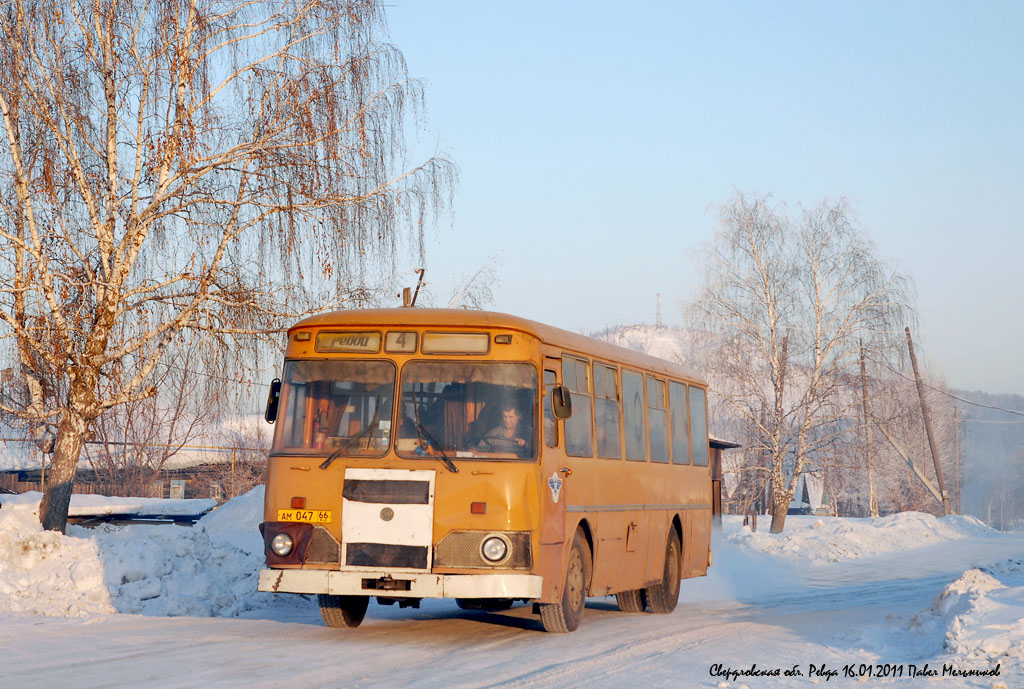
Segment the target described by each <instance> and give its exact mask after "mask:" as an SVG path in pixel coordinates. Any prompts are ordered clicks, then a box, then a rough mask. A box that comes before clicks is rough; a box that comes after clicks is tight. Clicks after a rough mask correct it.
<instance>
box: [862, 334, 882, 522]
mask: <svg viewBox="0 0 1024 689" xmlns="http://www.w3.org/2000/svg"><path fill="white" fill-rule="evenodd" d="M860 384H861V388H862V389H863V391H864V430H865V431H866V432H867V436H868V437H867V441H868V442H867V463H868V511H869V512H870V514H871V516H872V517H877V516H878V497H877V496H876V495H875V466H874V461H873V458H872V453H873V451H874V448H873V445H872V443H871V407H870V406H869V405H868V371H867V367H866V366H865V365H864V340H861V341H860Z"/></svg>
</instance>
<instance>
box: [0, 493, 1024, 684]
mask: <svg viewBox="0 0 1024 689" xmlns="http://www.w3.org/2000/svg"><path fill="white" fill-rule="evenodd" d="M262 511H263V490H262V488H257V489H255V490H253V491H252V492H250V493H248V494H246V495H244V496H241V497H239V498H236V499H234V500H231V501H229V502H228V503H226V504H224V505H222V506H221V507H219V508H218V509H215V510H213V511H212V512H210V513H209V514H207V515H206V516H205V517H203V518H202V519H201V520H200V521H199V522H197V523H196V525H195V526H194V527H182V526H174V525H128V526H111V525H102V526H100V527H98V528H93V529H86V528H81V527H75V526H70V527H69V528H68V534H67V535H66V536H63V535H60V534H57V533H53V532H43V531H42V530H41V529H40V527H39V523H38V495H34V496H33V495H24V496H3V500H2V507H0V619H2V620H3V622H4V624H3V625H0V649H3V650H4V657H6V658H9V659H10V658H15V657H16V658H17V661H18V662H16V663H15V662H6V663H0V687H7V686H23V685H28V684H30V683H32V684H33V686H41V687H48V686H95V687H136V686H146V687H179V686H194V687H217V686H223V687H233V686H240V685H242V684H245V685H246V686H251V687H292V686H302V687H303V688H304V689H316V688H320V687H323V688H327V687H360V688H367V687H387V686H417V687H428V688H429V687H484V686H486V687H509V688H511V687H520V688H533V687H563V686H575V687H587V689H600V688H602V687H619V686H627V685H630V686H631V685H634V684H637V681H638V679H639V680H641V681H640V684H642V685H645V686H665V687H681V686H697V687H717V688H720V689H726V688H732V689H740V688H741V687H744V686H746V687H749V688H750V689H757V688H759V687H769V688H771V687H789V686H810V685H817V686H821V685H823V684H827V685H828V686H854V685H859V684H860V683H862V682H864V681H868V682H870V683H872V684H873V685H877V686H894V687H895V686H900V687H904V686H918V685H920V684H921V683H924V682H926V681H929V680H930V679H932V678H933V677H932V675H931V674H929V673H938V675H936V677H938V678H940V679H942V680H943V681H942V684H941V686H944V687H986V688H988V689H1000V688H1005V689H1021V687H1024V535H1020V534H1002V533H999V532H995V531H992V530H991V529H988V528H987V527H986V526H984V525H983V524H981V523H980V522H978V521H977V520H974V519H970V518H964V517H946V518H942V519H936V518H934V517H932V516H930V515H924V514H920V513H903V514H896V515H891V516H888V517H883V518H879V519H842V518H818V517H799V516H791V517H789V518H788V520H787V523H786V530H785V532H784V533H783V534H780V535H772V534H770V533H767V527H768V519H767V518H765V519H764V521H763V522H762V525H763V526H762V529H761V530H759V531H758V532H756V533H754V532H752V531H751V530H750V529H749V528H748V527H745V526H743V525H742V522H741V518H739V517H730V516H727V517H726V518H725V520H724V525H723V529H722V533H721V534H720V535H718V536H717V542H716V544H715V558H714V560H715V562H714V566H713V568H712V570H711V572H710V575H709V576H708V577H705V578H701V579H694V580H687V581H684V582H683V594H682V596H681V599H680V604H679V608H677V610H676V612H675V613H673V614H672V615H667V616H659V615H650V614H639V615H638V614H626V613H622V612H620V611H618V610H617V607H616V606H615V603H614V598H611V597H609V598H595V599H591V600H590V601H589V602H588V609H587V613H586V615H585V618H584V620H583V624H582V626H581V627H580V629H579V630H578V631H577V632H575V633H573V634H568V635H550V634H544V633H543V632H541V631H540V624H539V622H538V621H537V618H536V617H535V616H533V615H531V614H530V612H531V611H530V607H529V606H523V605H517V606H516V607H514V608H513V609H512V610H510V611H508V612H506V613H484V612H470V611H462V610H459V609H458V608H457V607H456V606H455V605H454V603H453V602H451V601H424V602H423V605H422V607H421V608H420V609H399V608H398V607H397V606H393V607H383V606H379V605H371V608H370V611H369V614H368V617H367V620H366V621H365V622H364V624H363V626H362V627H361V628H359V629H358V630H333V629H327V628H325V627H323V626H322V624H321V623H320V621H319V614H318V612H317V610H316V607H315V604H314V602H313V601H312V600H311V599H310V597H305V596H292V595H273V594H267V593H258V592H256V590H255V589H256V573H257V571H258V570H259V569H260V567H261V566H262V563H263V553H262V541H261V539H260V537H259V534H258V532H257V530H256V525H257V524H258V523H259V521H260V520H261V518H262ZM55 635H56V636H58V637H59V638H60V640H61V641H60V644H59V646H58V647H54V646H53V645H52V643H51V639H52V638H54V636H55ZM926 665H927V668H928V669H927V670H925V666H926ZM844 666H846V668H847V672H848V673H852V674H844V671H843V670H844ZM944 668H949V670H948V674H947V676H945V677H942V674H943V672H944V671H945V670H944ZM793 670H796V672H798V673H799V674H795V675H793V676H790V677H786V676H785V675H784V674H783V673H784V672H785V671H793ZM776 671H778V672H776ZM867 672H871V673H872V675H873V676H872V677H870V678H868V677H866V676H860V677H858V675H865V674H866V673H867ZM897 672H899V673H900V675H899V676H897V675H896V673H897ZM831 673H835V674H831ZM910 673H914V674H913V675H911V674H910ZM996 673H998V674H996ZM879 674H885V675H886V676H884V677H879V676H878V675H879ZM243 680H244V681H243Z"/></svg>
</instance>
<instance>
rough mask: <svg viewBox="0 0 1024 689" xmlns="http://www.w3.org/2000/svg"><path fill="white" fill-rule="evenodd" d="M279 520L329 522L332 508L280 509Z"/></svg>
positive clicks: (314, 522) (313, 522)
mask: <svg viewBox="0 0 1024 689" xmlns="http://www.w3.org/2000/svg"><path fill="white" fill-rule="evenodd" d="M277 521H279V522H303V523H306V524H328V523H330V521H331V511H330V510H278V511H277Z"/></svg>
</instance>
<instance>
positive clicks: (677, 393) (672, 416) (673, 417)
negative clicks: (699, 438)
mask: <svg viewBox="0 0 1024 689" xmlns="http://www.w3.org/2000/svg"><path fill="white" fill-rule="evenodd" d="M668 409H669V420H670V421H671V422H672V461H673V462H674V463H675V464H689V463H690V426H689V425H688V424H687V423H686V386H685V385H683V384H682V383H677V382H675V381H669V383H668Z"/></svg>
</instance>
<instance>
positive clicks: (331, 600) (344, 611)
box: [316, 593, 370, 629]
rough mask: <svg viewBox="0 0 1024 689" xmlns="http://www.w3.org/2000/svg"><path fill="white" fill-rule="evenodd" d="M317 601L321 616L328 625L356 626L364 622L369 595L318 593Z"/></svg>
mask: <svg viewBox="0 0 1024 689" xmlns="http://www.w3.org/2000/svg"><path fill="white" fill-rule="evenodd" d="M316 602H317V603H318V604H319V605H320V616H321V617H323V618H324V624H326V625H327V626H328V627H344V628H349V629H352V628H355V627H358V626H359V625H360V624H362V623H363V618H364V617H366V607H367V606H368V605H369V604H370V597H369V596H334V595H330V594H327V593H318V594H317V596H316Z"/></svg>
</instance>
